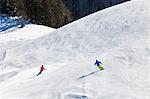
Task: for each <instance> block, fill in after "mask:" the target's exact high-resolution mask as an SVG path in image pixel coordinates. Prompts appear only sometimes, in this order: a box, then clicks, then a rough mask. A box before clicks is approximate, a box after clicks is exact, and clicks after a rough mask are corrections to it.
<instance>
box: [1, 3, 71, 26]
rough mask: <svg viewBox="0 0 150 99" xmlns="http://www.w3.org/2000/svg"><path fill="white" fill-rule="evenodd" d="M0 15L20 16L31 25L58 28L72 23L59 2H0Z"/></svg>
mask: <svg viewBox="0 0 150 99" xmlns="http://www.w3.org/2000/svg"><path fill="white" fill-rule="evenodd" d="M0 1H1V2H0V3H1V4H0V14H6V15H8V16H22V17H23V19H30V20H31V22H32V23H35V24H43V25H46V26H50V27H54V28H58V27H60V26H62V25H64V24H67V23H69V22H71V21H72V16H71V13H70V12H69V10H68V9H67V8H66V6H65V4H64V3H63V2H62V1H61V0H0Z"/></svg>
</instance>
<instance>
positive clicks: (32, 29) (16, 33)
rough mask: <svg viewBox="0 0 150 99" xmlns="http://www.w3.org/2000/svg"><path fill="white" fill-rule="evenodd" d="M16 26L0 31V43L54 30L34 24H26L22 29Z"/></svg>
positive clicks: (32, 36) (31, 37) (29, 37)
mask: <svg viewBox="0 0 150 99" xmlns="http://www.w3.org/2000/svg"><path fill="white" fill-rule="evenodd" d="M16 28H17V27H14V28H13V29H11V30H8V31H4V32H0V44H1V43H8V42H12V41H18V40H30V39H36V38H39V37H41V36H43V35H46V34H48V33H50V32H52V31H54V30H55V29H54V28H50V27H46V26H42V25H34V24H28V25H26V26H25V27H24V28H22V29H16Z"/></svg>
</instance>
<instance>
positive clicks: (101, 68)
mask: <svg viewBox="0 0 150 99" xmlns="http://www.w3.org/2000/svg"><path fill="white" fill-rule="evenodd" d="M95 65H96V66H97V67H98V68H99V69H100V70H104V67H102V62H100V61H98V60H96V62H95Z"/></svg>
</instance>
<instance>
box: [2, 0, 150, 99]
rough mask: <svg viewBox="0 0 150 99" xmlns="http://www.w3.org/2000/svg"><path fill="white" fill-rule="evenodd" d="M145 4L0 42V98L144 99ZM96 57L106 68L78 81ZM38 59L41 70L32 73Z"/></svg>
mask: <svg viewBox="0 0 150 99" xmlns="http://www.w3.org/2000/svg"><path fill="white" fill-rule="evenodd" d="M149 4H150V2H149V1H148V0H147V1H145V0H132V1H129V2H126V3H124V4H120V5H117V6H115V7H111V8H108V9H105V10H102V11H99V12H97V13H94V14H92V15H89V16H87V17H85V18H82V19H80V20H77V21H75V22H73V23H71V24H68V25H66V26H64V27H62V28H60V29H57V30H55V31H54V32H51V33H49V34H47V35H44V36H42V37H40V38H37V39H34V40H26V41H22V42H17V43H14V42H11V43H7V44H3V45H0V46H1V48H2V49H0V52H1V57H0V67H1V73H0V78H1V79H0V96H1V98H2V99H80V98H81V97H82V95H83V94H84V95H85V99H149V97H150V93H149V89H150V79H149V76H150V75H149V72H150V69H149V66H150V46H149V45H150V43H149V41H150V39H149V38H150V35H149V32H150V30H149V23H150V18H149V17H150V13H149V10H150V7H149V6H148V5H149ZM31 32H32V30H31ZM2 52H3V53H2ZM95 59H99V60H101V61H102V63H103V65H104V68H105V70H104V71H100V72H97V73H95V74H93V75H91V76H89V77H87V78H85V79H81V80H77V78H78V77H81V76H83V75H86V74H89V73H91V72H93V71H97V68H96V67H95V66H94V62H95ZM41 64H43V65H44V66H45V68H46V70H45V71H44V72H43V74H41V75H40V76H36V74H37V73H38V68H39V66H40V65H41ZM83 87H84V88H83ZM83 89H84V90H83ZM83 91H84V93H83Z"/></svg>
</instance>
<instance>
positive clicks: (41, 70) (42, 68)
mask: <svg viewBox="0 0 150 99" xmlns="http://www.w3.org/2000/svg"><path fill="white" fill-rule="evenodd" d="M43 70H45V68H44V66H43V65H42V66H41V68H40V72H39V73H38V74H37V76H38V75H40V74H41V73H42V72H43Z"/></svg>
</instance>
